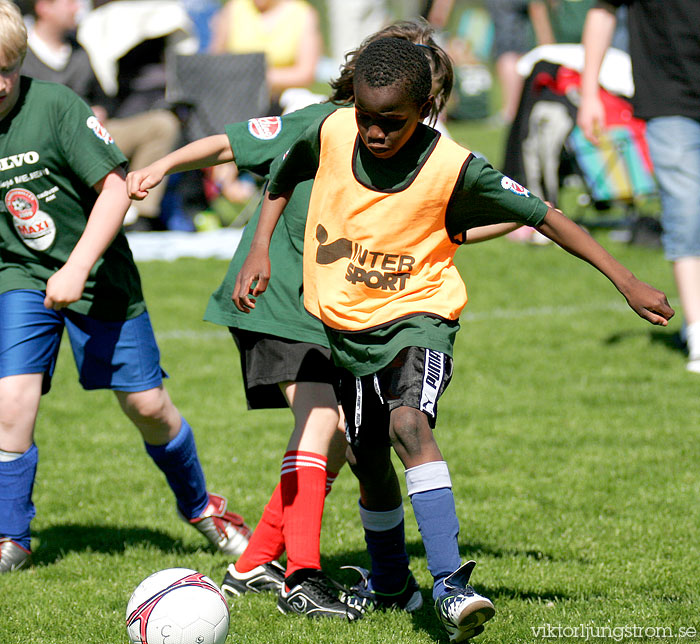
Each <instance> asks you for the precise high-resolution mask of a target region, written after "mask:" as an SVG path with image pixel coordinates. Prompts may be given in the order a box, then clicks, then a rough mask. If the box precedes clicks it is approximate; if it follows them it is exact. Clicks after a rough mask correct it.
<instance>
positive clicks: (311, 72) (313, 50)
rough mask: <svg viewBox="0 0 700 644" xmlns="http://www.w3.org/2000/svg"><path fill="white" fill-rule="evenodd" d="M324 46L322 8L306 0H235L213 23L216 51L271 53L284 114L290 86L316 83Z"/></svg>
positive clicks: (270, 68) (271, 80) (271, 75)
mask: <svg viewBox="0 0 700 644" xmlns="http://www.w3.org/2000/svg"><path fill="white" fill-rule="evenodd" d="M322 49H323V41H322V37H321V30H320V27H319V18H318V13H317V12H316V10H315V9H314V8H313V7H312V6H311V5H310V4H309V3H308V2H306V1H305V0H229V1H228V2H226V4H225V5H224V6H223V7H222V8H221V11H220V12H219V13H218V14H217V15H216V16H215V19H214V22H213V24H212V42H211V51H212V52H213V53H218V54H221V53H231V54H248V53H253V52H263V53H264V54H265V57H266V60H267V84H268V88H269V90H270V95H271V101H272V104H273V109H272V112H275V111H277V113H278V114H279V113H281V109H279V108H278V109H277V110H275V109H274V105H275V103H277V104H279V98H280V96H281V94H282V92H283V91H284V90H286V89H289V88H296V87H309V86H311V85H312V84H313V82H314V80H315V78H316V66H317V65H318V62H319V59H320V57H321V51H322Z"/></svg>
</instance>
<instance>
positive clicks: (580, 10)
mask: <svg viewBox="0 0 700 644" xmlns="http://www.w3.org/2000/svg"><path fill="white" fill-rule="evenodd" d="M594 3H595V0H530V6H529V13H530V20H531V21H532V27H533V29H534V31H535V39H536V40H537V44H538V45H552V44H554V43H580V42H581V34H582V33H583V23H584V22H585V20H586V14H587V13H588V10H589V9H590V8H591V7H592V6H593V4H594Z"/></svg>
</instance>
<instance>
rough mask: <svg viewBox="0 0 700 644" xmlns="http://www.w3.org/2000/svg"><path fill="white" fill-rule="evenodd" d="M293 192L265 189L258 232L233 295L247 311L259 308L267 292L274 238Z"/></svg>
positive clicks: (236, 302) (236, 304) (241, 308)
mask: <svg viewBox="0 0 700 644" xmlns="http://www.w3.org/2000/svg"><path fill="white" fill-rule="evenodd" d="M291 194H292V193H291V191H290V192H284V193H281V194H278V195H270V193H269V192H268V191H265V196H264V197H263V203H262V208H261V210H260V218H259V219H258V225H257V227H256V229H255V235H253V241H252V242H251V243H250V250H249V251H248V256H247V257H246V259H245V262H243V266H241V270H240V271H238V275H237V276H236V284H235V285H234V287H233V294H232V295H231V299H232V300H233V303H234V304H235V306H236V308H237V309H238V310H239V311H243V313H250V310H251V309H254V308H255V298H256V297H257V296H258V295H260V294H261V293H263V292H264V291H265V289H266V288H267V283H268V282H269V281H270V240H271V239H272V233H273V232H274V231H275V226H277V222H278V221H279V218H280V217H281V215H282V211H283V210H284V209H285V207H286V205H287V203H289V197H290V196H291ZM251 296H252V297H251Z"/></svg>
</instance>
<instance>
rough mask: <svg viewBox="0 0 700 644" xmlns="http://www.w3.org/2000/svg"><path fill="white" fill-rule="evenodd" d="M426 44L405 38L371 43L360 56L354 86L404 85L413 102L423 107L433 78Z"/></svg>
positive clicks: (428, 95)
mask: <svg viewBox="0 0 700 644" xmlns="http://www.w3.org/2000/svg"><path fill="white" fill-rule="evenodd" d="M423 49H424V48H423V47H421V46H418V45H415V44H413V43H410V42H408V41H407V40H403V39H401V38H380V39H378V40H375V41H374V42H371V43H370V44H369V45H367V47H366V48H365V50H364V51H363V52H362V53H361V54H360V55H359V56H358V57H357V63H356V65H355V78H354V86H355V87H357V84H358V83H366V84H367V85H369V86H370V87H392V86H394V85H399V84H400V85H401V86H402V88H403V89H404V90H405V91H406V93H407V94H408V95H409V96H410V98H411V100H412V101H413V103H414V104H415V105H416V106H418V107H420V106H422V105H423V104H424V103H425V102H426V101H427V100H428V98H429V97H430V89H431V87H432V82H433V77H432V74H431V72H430V64H429V63H428V59H427V58H426V56H425V53H423Z"/></svg>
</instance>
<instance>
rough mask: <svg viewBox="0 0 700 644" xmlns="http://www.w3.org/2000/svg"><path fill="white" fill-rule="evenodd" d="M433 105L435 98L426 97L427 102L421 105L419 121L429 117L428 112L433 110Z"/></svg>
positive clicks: (431, 96)
mask: <svg viewBox="0 0 700 644" xmlns="http://www.w3.org/2000/svg"><path fill="white" fill-rule="evenodd" d="M433 103H435V97H434V96H433V95H432V94H431V95H430V96H429V97H428V100H427V101H425V103H423V105H422V106H421V108H420V118H421V121H422V120H423V119H427V118H428V117H429V116H430V110H431V109H433Z"/></svg>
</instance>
